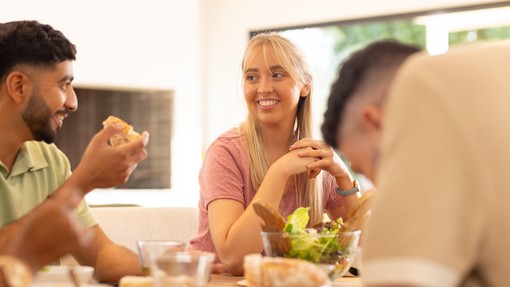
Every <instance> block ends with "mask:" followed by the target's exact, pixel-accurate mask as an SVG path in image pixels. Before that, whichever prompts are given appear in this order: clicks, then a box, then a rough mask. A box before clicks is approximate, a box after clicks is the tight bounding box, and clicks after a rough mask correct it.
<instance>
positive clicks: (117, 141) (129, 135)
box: [103, 116, 142, 146]
mask: <svg viewBox="0 0 510 287" xmlns="http://www.w3.org/2000/svg"><path fill="white" fill-rule="evenodd" d="M115 124H121V125H122V126H123V129H122V131H121V132H119V133H118V134H116V135H114V136H113V137H111V138H110V145H112V146H119V145H121V144H125V143H128V142H132V141H135V140H137V139H139V138H141V137H142V136H141V135H140V134H139V133H137V132H135V131H134V130H133V127H132V126H130V125H128V124H127V123H126V122H125V121H123V120H121V119H119V118H117V117H114V116H109V117H108V118H107V119H106V120H105V121H104V122H103V126H105V127H106V126H112V125H115Z"/></svg>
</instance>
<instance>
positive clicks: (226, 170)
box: [189, 128, 343, 254]
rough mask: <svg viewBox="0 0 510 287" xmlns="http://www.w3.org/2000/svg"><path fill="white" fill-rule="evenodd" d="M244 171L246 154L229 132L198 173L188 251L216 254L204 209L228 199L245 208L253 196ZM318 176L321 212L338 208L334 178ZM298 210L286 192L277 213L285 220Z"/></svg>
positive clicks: (211, 149) (291, 191) (292, 195)
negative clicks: (195, 217) (195, 212)
mask: <svg viewBox="0 0 510 287" xmlns="http://www.w3.org/2000/svg"><path fill="white" fill-rule="evenodd" d="M248 170H249V157H248V151H247V149H246V147H245V145H243V144H242V141H241V136H240V130H239V128H233V129H231V130H229V131H228V132H226V133H224V134H223V135H221V136H220V137H219V138H218V139H216V140H215V141H214V142H213V143H212V144H211V146H210V147H209V149H208V150H207V153H206V155H205V158H204V162H203V164H202V169H201V170H200V175H199V182H200V200H199V202H198V208H199V210H200V216H199V226H198V232H197V234H196V235H195V236H194V237H193V238H191V240H190V246H189V249H192V250H203V251H209V252H213V253H215V254H216V249H215V248H214V243H213V240H212V237H211V232H210V229H209V218H208V213H207V212H208V211H207V207H208V205H209V203H211V202H212V201H214V200H216V199H230V200H235V201H238V202H240V203H241V204H243V205H244V207H245V208H246V207H247V206H248V205H249V204H250V202H251V201H252V199H253V197H254V196H255V190H253V188H252V187H251V184H250V174H249V172H248ZM322 174H324V177H323V189H324V201H323V202H324V209H335V208H338V207H340V206H342V204H343V201H342V197H341V196H338V195H337V194H336V192H335V190H336V181H335V179H334V177H333V176H331V175H330V174H329V173H325V172H323V173H322ZM298 207H299V206H297V203H296V193H295V190H294V189H293V188H290V189H289V190H287V192H285V194H284V195H283V198H282V200H281V203H280V206H279V210H280V212H281V213H282V215H283V216H284V217H285V218H286V217H287V216H288V215H289V214H291V213H292V212H294V210H296V208H298ZM247 228H248V227H247Z"/></svg>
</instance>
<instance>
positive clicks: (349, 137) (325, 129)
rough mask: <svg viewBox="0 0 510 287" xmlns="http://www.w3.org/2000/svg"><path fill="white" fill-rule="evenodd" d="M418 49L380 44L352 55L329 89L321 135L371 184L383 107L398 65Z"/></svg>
mask: <svg viewBox="0 0 510 287" xmlns="http://www.w3.org/2000/svg"><path fill="white" fill-rule="evenodd" d="M418 51H420V49H419V48H417V47H415V46H411V45H407V44H403V43H399V42H397V41H395V40H380V41H376V42H373V43H371V44H369V45H367V46H366V47H365V48H363V49H361V50H358V51H356V52H354V53H353V54H352V55H351V56H350V57H349V58H348V59H347V60H346V61H345V62H344V63H343V64H342V65H341V67H340V70H339V74H338V78H337V80H336V81H335V82H334V83H333V85H332V86H331V92H330V96H329V99H328V105H327V110H326V112H325V113H324V122H323V124H322V127H321V131H322V134H323V137H324V141H325V142H326V143H328V144H329V145H330V146H332V147H334V148H336V149H339V150H340V151H341V152H342V153H343V155H344V156H345V157H346V158H347V160H349V162H350V165H351V168H352V170H353V171H355V172H358V173H362V174H363V175H365V176H366V177H367V178H368V179H370V180H371V181H372V183H374V181H375V178H374V176H375V167H376V165H377V159H378V154H379V149H380V140H381V133H382V116H383V104H384V102H385V100H386V94H387V90H388V87H389V85H390V83H391V81H392V79H393V77H394V76H395V74H396V72H397V70H398V69H399V67H400V65H401V64H402V63H403V62H404V61H405V60H406V59H407V58H408V57H409V56H411V55H412V54H414V53H416V52H418Z"/></svg>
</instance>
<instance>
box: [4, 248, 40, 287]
mask: <svg viewBox="0 0 510 287" xmlns="http://www.w3.org/2000/svg"><path fill="white" fill-rule="evenodd" d="M0 269H2V273H3V274H4V280H5V282H6V283H7V285H8V286H9V287H27V286H28V285H29V284H30V283H31V282H32V273H31V272H30V269H29V268H28V267H27V266H26V265H25V264H24V263H23V262H21V260H19V259H18V258H16V257H14V256H9V255H0Z"/></svg>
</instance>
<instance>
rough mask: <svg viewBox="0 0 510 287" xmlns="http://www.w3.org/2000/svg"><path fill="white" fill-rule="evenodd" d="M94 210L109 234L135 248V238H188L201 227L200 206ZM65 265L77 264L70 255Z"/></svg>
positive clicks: (187, 239)
mask: <svg viewBox="0 0 510 287" xmlns="http://www.w3.org/2000/svg"><path fill="white" fill-rule="evenodd" d="M91 210H92V213H93V214H94V216H95V217H96V219H97V221H98V223H99V225H100V226H101V227H102V229H103V230H104V232H105V233H106V235H108V237H110V239H111V240H113V241H114V242H116V243H118V244H120V245H124V246H126V247H128V248H129V249H131V250H133V251H135V252H136V241H137V240H147V239H168V240H179V241H182V242H186V243H187V242H188V241H189V239H190V238H191V237H192V236H193V235H194V234H195V233H196V232H197V229H198V208H192V207H161V208H148V207H93V208H91ZM61 264H63V265H75V264H76V262H75V261H74V259H72V258H71V257H65V258H64V259H62V260H61Z"/></svg>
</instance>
